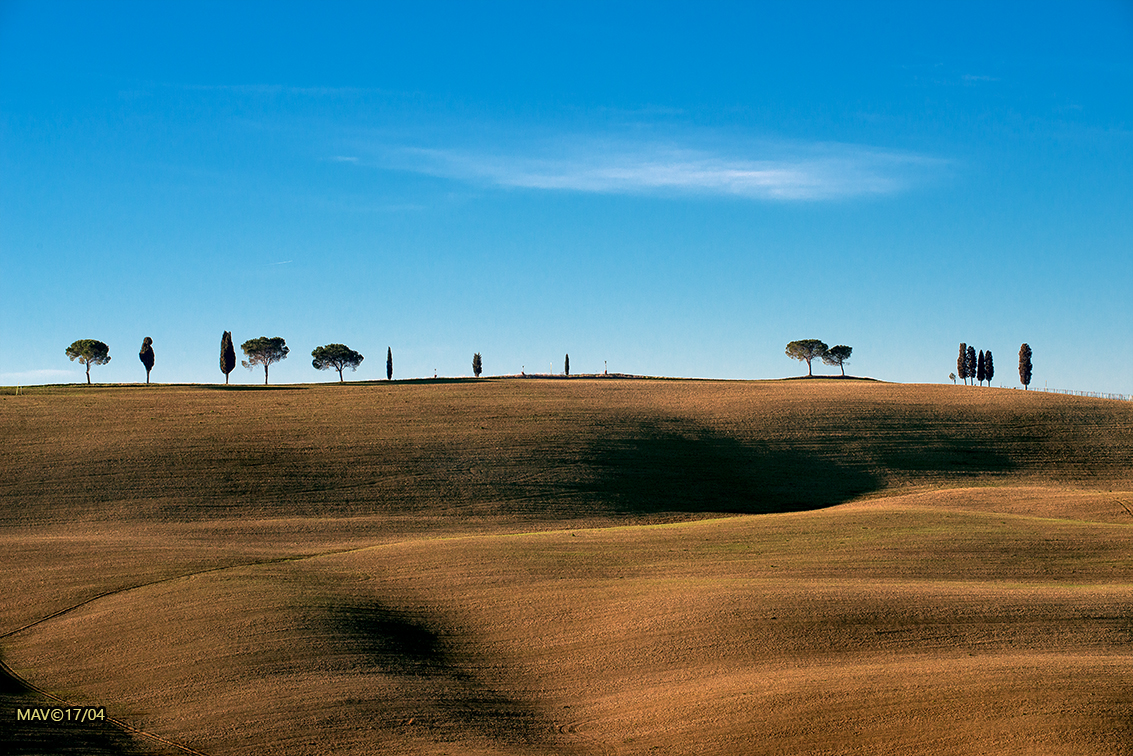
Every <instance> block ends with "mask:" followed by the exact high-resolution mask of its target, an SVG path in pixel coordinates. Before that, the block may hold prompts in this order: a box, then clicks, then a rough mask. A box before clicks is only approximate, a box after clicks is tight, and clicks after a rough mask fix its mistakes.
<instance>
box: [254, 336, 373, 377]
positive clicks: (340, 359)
mask: <svg viewBox="0 0 1133 756" xmlns="http://www.w3.org/2000/svg"><path fill="white" fill-rule="evenodd" d="M311 357H312V359H311V367H313V368H315V370H330V369H334V370H337V371H338V382H339V383H342V382H343V380H342V371H343V370H345V369H346V368H350V369H351V370H357V369H358V366H359V365H361V364H362V360H364V359H366V358H365V357H363V356H362V355H360V354H358V352H355V351H354V350H353V349H351V348H350V347H348V346H346V345H345V344H327V345H326V346H321V347H315V348H314V349H313V350H311ZM265 369H266V367H265ZM265 378H266V374H265Z"/></svg>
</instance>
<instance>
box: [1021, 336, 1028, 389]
mask: <svg viewBox="0 0 1133 756" xmlns="http://www.w3.org/2000/svg"><path fill="white" fill-rule="evenodd" d="M1019 382H1020V383H1022V384H1023V390H1024V391H1026V390H1027V387H1028V386H1030V385H1031V345H1030V344H1026V343H1024V344H1023V346H1021V347H1019Z"/></svg>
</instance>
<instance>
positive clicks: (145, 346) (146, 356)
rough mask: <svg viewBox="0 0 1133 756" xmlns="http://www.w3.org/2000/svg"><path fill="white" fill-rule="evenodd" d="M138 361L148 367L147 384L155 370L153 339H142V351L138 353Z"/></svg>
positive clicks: (147, 337)
mask: <svg viewBox="0 0 1133 756" xmlns="http://www.w3.org/2000/svg"><path fill="white" fill-rule="evenodd" d="M138 359H139V360H141V361H142V364H143V365H145V367H146V383H149V371H151V370H153V339H151V338H150V337H149V336H146V337H145V338H144V339H142V349H141V351H140V352H138Z"/></svg>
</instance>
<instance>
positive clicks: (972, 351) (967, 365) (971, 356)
mask: <svg viewBox="0 0 1133 756" xmlns="http://www.w3.org/2000/svg"><path fill="white" fill-rule="evenodd" d="M964 372H966V373H967V374H968V380H969V381H972V382H973V383H975V380H976V348H975V347H972V346H970V347H968V354H967V356H966V357H965V358H964Z"/></svg>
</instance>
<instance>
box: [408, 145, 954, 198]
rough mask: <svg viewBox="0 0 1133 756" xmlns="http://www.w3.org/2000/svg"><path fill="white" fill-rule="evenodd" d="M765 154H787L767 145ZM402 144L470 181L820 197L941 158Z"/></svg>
mask: <svg viewBox="0 0 1133 756" xmlns="http://www.w3.org/2000/svg"><path fill="white" fill-rule="evenodd" d="M765 151H767V152H781V153H782V152H786V150H785V149H783V148H778V149H776V148H774V147H768V148H765ZM539 152H540V153H542V154H530V153H528V154H523V153H522V152H519V153H510V154H509V153H503V152H489V151H475V150H461V149H435V148H420V147H413V148H402V149H400V150H397V151H396V152H395V153H393V154H392V155H390V157H391V158H392V159H391V161H390V162H392V163H393V166H392V167H397V168H400V169H402V170H409V171H413V172H418V173H424V174H428V175H433V176H440V177H445V178H451V179H456V180H461V181H468V182H472V183H481V184H489V185H496V186H502V187H517V188H527V189H543V190H560V191H576V192H591V193H602V194H681V195H715V196H734V197H743V198H750V199H761V200H784V201H790V200H823V199H838V198H848V197H859V196H869V195H884V194H893V193H896V192H899V191H902V190H904V189H906V188H908V187H909V186H910V185H911V184H912V183H914V181H915V179H916V174H918V173H921V172H923V171H924V170H926V169H927V168H929V167H931V166H932V165H934V164H940V163H942V161H940V160H935V159H932V158H926V157H922V156H918V155H912V154H904V153H898V152H885V151H879V150H871V149H867V148H861V147H855V146H852V145H812V146H809V147H803V148H796V149H795V152H796V154H794V155H790V154H787V155H779V156H775V157H766V158H761V159H760V158H752V157H734V156H730V155H725V154H719V153H716V152H712V151H708V150H700V149H687V148H681V147H673V146H671V145H662V144H655V143H639V144H633V143H624V142H622V143H590V144H577V143H576V144H568V145H566V146H564V147H563V148H561V149H560V150H558V151H557V152H558V154H553V155H548V154H547V153H548V150H546V149H543V150H540V151H539Z"/></svg>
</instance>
